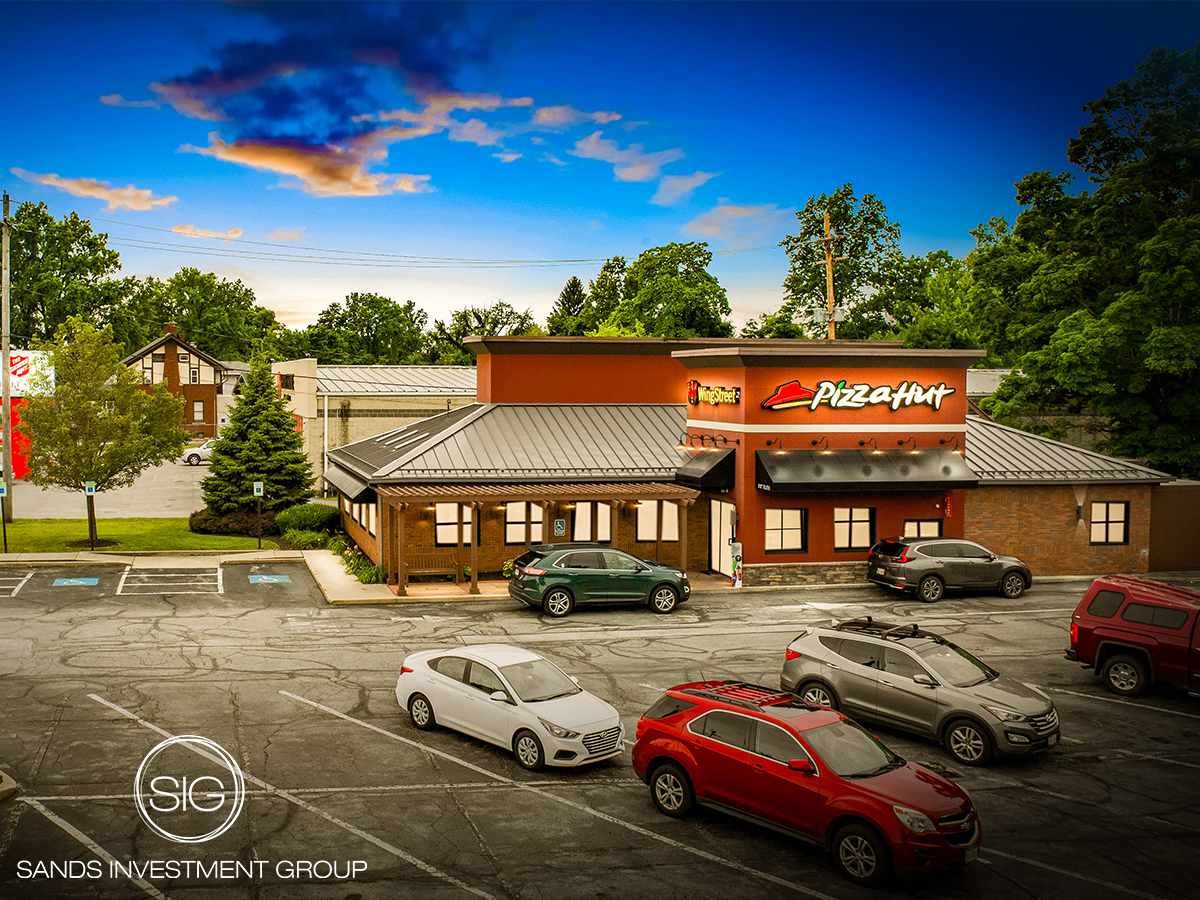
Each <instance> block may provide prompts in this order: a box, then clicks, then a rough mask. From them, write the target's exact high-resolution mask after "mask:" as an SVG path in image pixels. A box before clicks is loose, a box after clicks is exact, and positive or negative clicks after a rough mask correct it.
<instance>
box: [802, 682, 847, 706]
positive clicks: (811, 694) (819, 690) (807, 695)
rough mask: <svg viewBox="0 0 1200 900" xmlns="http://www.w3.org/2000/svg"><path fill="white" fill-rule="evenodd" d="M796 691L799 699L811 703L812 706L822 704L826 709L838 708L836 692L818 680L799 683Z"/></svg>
mask: <svg viewBox="0 0 1200 900" xmlns="http://www.w3.org/2000/svg"><path fill="white" fill-rule="evenodd" d="M797 693H799V694H800V699H801V700H803V701H804V702H805V703H811V704H812V705H813V706H824V707H825V708H827V709H837V708H838V699H837V694H835V693H834V692H833V689H832V688H830V687H827V686H826V685H823V684H821V683H820V682H817V681H810V682H809V683H808V684H804V685H801V686H800V690H799V691H798V692H797Z"/></svg>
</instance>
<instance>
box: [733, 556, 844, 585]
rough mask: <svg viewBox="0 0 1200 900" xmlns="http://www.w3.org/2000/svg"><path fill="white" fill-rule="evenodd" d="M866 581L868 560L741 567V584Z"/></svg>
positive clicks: (758, 564) (764, 564)
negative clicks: (866, 561)
mask: <svg viewBox="0 0 1200 900" xmlns="http://www.w3.org/2000/svg"><path fill="white" fill-rule="evenodd" d="M866 580H867V564H866V563H865V562H844V563H829V562H821V563H754V564H751V565H743V566H742V584H743V585H744V586H746V587H762V586H764V585H776V584H779V585H787V584H798V585H799V584H863V583H865V582H866Z"/></svg>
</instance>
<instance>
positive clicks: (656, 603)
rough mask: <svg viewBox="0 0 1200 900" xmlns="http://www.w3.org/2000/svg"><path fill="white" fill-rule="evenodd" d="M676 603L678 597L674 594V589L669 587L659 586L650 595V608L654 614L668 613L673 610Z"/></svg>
mask: <svg viewBox="0 0 1200 900" xmlns="http://www.w3.org/2000/svg"><path fill="white" fill-rule="evenodd" d="M678 602H679V595H678V594H677V593H675V588H673V587H671V586H670V585H666V584H664V585H660V586H659V587H656V588H655V589H654V593H653V594H651V595H650V608H651V609H652V610H654V611H655V612H656V613H669V612H670V611H671V610H673V609H674V608H675V604H676V603H678Z"/></svg>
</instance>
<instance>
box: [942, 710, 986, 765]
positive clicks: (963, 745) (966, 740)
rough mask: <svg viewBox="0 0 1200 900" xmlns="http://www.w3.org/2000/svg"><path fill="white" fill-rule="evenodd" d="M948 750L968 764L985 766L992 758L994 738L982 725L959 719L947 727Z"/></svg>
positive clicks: (960, 760)
mask: <svg viewBox="0 0 1200 900" xmlns="http://www.w3.org/2000/svg"><path fill="white" fill-rule="evenodd" d="M946 750H947V751H948V752H949V753H950V755H951V756H953V757H954V758H955V759H956V760H958V761H959V762H960V763H963V764H964V765H967V766H984V765H987V764H988V762H990V761H991V759H992V739H991V737H990V736H989V735H988V733H987V730H986V729H985V728H984V727H983V726H982V725H977V724H976V723H974V722H972V721H971V720H970V719H958V720H956V721H954V722H951V723H950V726H949V727H948V728H947V729H946Z"/></svg>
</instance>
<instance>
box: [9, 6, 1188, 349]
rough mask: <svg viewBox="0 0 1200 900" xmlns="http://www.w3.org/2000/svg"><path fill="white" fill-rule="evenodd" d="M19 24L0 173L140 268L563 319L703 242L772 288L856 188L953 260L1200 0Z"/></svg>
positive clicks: (279, 294)
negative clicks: (605, 266) (800, 226)
mask: <svg viewBox="0 0 1200 900" xmlns="http://www.w3.org/2000/svg"><path fill="white" fill-rule="evenodd" d="M0 22H2V23H3V32H4V34H5V35H6V38H7V39H6V42H5V47H6V54H5V55H6V59H5V73H6V75H7V76H8V78H7V79H6V80H7V81H8V83H9V87H10V89H9V90H8V91H7V92H6V101H5V122H4V127H3V129H0V159H3V160H4V161H5V165H4V167H3V169H2V170H0V187H2V188H4V189H6V190H7V191H8V192H9V193H10V194H11V195H12V196H13V198H14V200H16V201H26V200H30V201H35V202H38V201H44V202H45V203H46V204H47V205H48V206H49V207H50V208H51V210H53V211H54V212H55V214H56V215H59V216H61V215H62V214H63V213H65V212H68V211H71V210H74V211H77V212H78V213H79V214H80V215H81V216H83V217H85V218H88V219H91V220H92V222H93V225H94V226H95V227H96V229H97V230H100V231H105V232H107V233H108V234H109V236H110V246H112V247H113V248H114V249H116V250H118V251H119V252H120V253H121V259H122V265H123V274H125V275H139V276H146V275H155V276H158V277H169V276H170V275H171V274H173V273H174V272H176V271H178V270H179V269H180V268H182V267H184V266H194V267H197V268H200V269H202V270H204V271H214V272H216V273H218V274H219V275H221V276H222V277H225V278H230V279H234V278H237V279H241V280H242V281H243V282H245V283H246V284H247V285H249V286H250V287H251V288H252V289H253V290H254V292H255V294H256V296H257V297H258V299H259V302H260V303H262V304H264V305H266V306H268V307H270V308H272V309H273V310H275V312H276V314H277V315H278V316H279V318H280V320H281V321H283V322H285V323H287V324H288V325H291V326H293V327H298V326H303V325H305V324H307V323H309V322H311V321H313V320H314V319H315V318H316V316H317V314H318V313H319V312H320V311H321V309H323V308H324V307H325V306H327V305H328V304H329V303H331V302H333V301H335V300H340V299H342V298H343V297H344V296H345V295H346V294H347V293H349V292H351V291H374V292H377V293H380V294H383V295H385V296H388V297H391V298H392V299H394V300H397V301H400V302H404V301H407V300H412V301H414V302H415V303H416V305H417V306H418V307H420V308H422V309H425V310H426V311H427V312H428V313H429V315H430V318H431V319H433V318H445V317H446V316H447V315H448V314H449V313H450V312H451V311H453V310H455V309H458V308H461V307H463V306H466V305H478V306H487V305H490V304H492V303H494V302H495V301H496V300H498V299H503V300H505V301H507V302H509V303H511V304H513V305H514V306H516V307H517V308H518V309H525V308H529V309H531V310H532V311H533V313H534V314H535V316H537V318H538V319H539V320H544V318H545V316H546V314H547V313H548V312H549V311H550V308H551V306H552V305H553V303H554V300H555V298H556V297H557V296H558V293H559V291H560V290H561V289H562V286H563V284H564V283H565V282H566V280H567V279H568V278H569V277H570V276H572V275H577V276H578V277H579V278H580V279H581V280H582V281H583V282H584V284H585V285H586V284H587V282H588V281H589V279H591V278H592V277H594V276H595V274H596V273H597V271H598V270H599V268H600V264H601V262H602V261H603V260H604V259H605V258H608V257H611V256H615V255H623V256H625V257H626V258H627V259H630V260H632V259H633V258H634V257H636V256H637V255H638V253H640V252H641V251H642V250H645V249H647V248H649V247H653V246H658V245H661V244H665V243H667V242H670V241H689V240H704V241H707V242H708V243H709V247H710V249H711V250H713V251H714V253H715V254H716V255H715V258H714V261H713V264H712V266H711V267H710V271H712V272H713V274H715V275H716V276H717V277H718V279H719V280H720V281H721V283H722V284H723V285H724V287H725V288H726V290H727V292H728V295H729V299H730V302H731V304H732V306H733V309H734V320H735V322H736V323H737V324H739V325H740V324H741V323H743V322H745V321H746V320H747V319H748V318H751V317H753V316H755V315H757V314H759V313H761V312H763V311H765V310H768V309H773V308H775V307H777V306H778V305H779V303H780V300H781V287H780V285H781V283H782V282H783V279H784V277H785V275H786V272H787V258H786V256H785V254H784V253H783V251H782V249H780V248H778V247H777V246H776V245H777V244H778V243H779V241H780V240H781V239H782V238H783V236H784V235H786V234H788V233H790V232H791V231H792V228H793V224H794V223H795V218H794V212H795V210H797V209H798V208H800V207H802V206H803V205H804V203H805V202H806V201H807V200H808V198H809V197H811V196H813V195H814V194H819V193H822V192H825V193H828V192H832V191H833V190H835V189H837V188H838V187H839V186H840V185H842V184H843V183H845V182H850V183H852V184H853V185H854V188H855V190H856V192H857V193H858V194H859V195H861V194H863V193H866V192H870V193H874V194H875V195H877V196H878V197H879V198H880V199H881V200H882V201H883V202H884V204H885V205H886V206H887V210H888V214H889V216H890V217H891V219H892V220H893V221H896V222H899V223H900V224H901V225H902V228H903V231H902V234H903V237H902V242H901V246H902V248H903V249H904V250H905V251H906V252H908V253H925V252H928V251H929V250H933V249H938V248H944V249H947V250H950V251H951V252H953V253H955V254H958V255H961V254H964V253H966V252H967V251H968V250H969V249H970V248H971V246H972V240H971V238H970V236H969V234H968V231H969V229H971V228H973V227H975V226H976V225H977V224H979V223H980V222H983V221H986V220H987V219H988V218H990V217H991V216H994V215H1003V216H1005V217H1007V218H1008V219H1009V220H1010V221H1011V220H1012V218H1013V216H1014V215H1015V214H1016V212H1017V207H1016V206H1015V203H1014V202H1013V193H1014V191H1013V183H1014V182H1016V181H1017V180H1019V179H1020V178H1021V177H1022V176H1024V175H1025V174H1027V173H1029V172H1032V171H1034V170H1037V169H1052V170H1055V171H1063V170H1069V167H1068V165H1067V162H1066V145H1067V140H1068V139H1069V138H1070V137H1072V136H1073V135H1074V134H1075V133H1076V131H1077V129H1078V128H1079V126H1080V125H1081V124H1083V122H1084V121H1085V118H1084V114H1083V113H1082V112H1081V110H1080V107H1081V106H1082V105H1083V104H1084V103H1085V102H1087V101H1088V100H1091V99H1095V98H1097V97H1099V96H1101V95H1102V94H1103V92H1104V89H1105V88H1106V87H1109V86H1112V85H1114V84H1116V83H1117V82H1118V81H1121V80H1123V79H1126V78H1130V77H1133V76H1134V74H1135V71H1134V69H1135V66H1136V65H1137V64H1138V63H1139V62H1141V61H1142V60H1143V59H1144V58H1145V57H1146V55H1147V54H1148V53H1149V52H1150V50H1152V49H1153V48H1154V47H1156V46H1158V45H1160V44H1163V45H1166V46H1175V47H1178V48H1180V49H1183V48H1186V47H1190V46H1191V45H1192V44H1193V43H1195V42H1196V41H1197V40H1200V6H1198V5H1196V4H1193V3H1165V4H1158V3H1085V2H1079V3H1018V2H1009V3H951V2H945V3H905V2H891V3H874V2H857V3H856V2H843V3H790V2H774V3H762V4H760V3H749V2H744V3H719V2H709V3H693V2H683V0H681V2H673V3H661V4H660V3H641V2H627V3H614V2H596V3H587V2H569V3H568V2H563V3H502V2H489V3H480V4H465V5H462V4H451V3H433V4H395V3H386V4H367V3H350V2H341V3H317V2H311V3H299V4H292V3H264V4H258V3H251V2H239V3H236V4H225V3H208V2H204V3H201V2H176V3H161V4H159V3H129V2H125V3H112V2H93V3H83V4H73V3H37V2H34V3H4V2H0ZM1077 187H1080V188H1083V187H1086V182H1085V180H1084V179H1082V178H1081V179H1078V180H1077ZM278 257H287V258H286V259H281V258H278ZM563 260H585V261H584V262H567V263H564V262H560V261H563ZM512 261H520V262H512Z"/></svg>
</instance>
